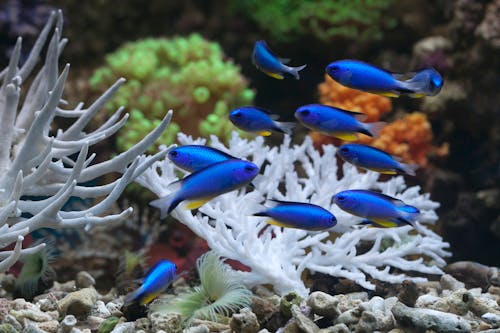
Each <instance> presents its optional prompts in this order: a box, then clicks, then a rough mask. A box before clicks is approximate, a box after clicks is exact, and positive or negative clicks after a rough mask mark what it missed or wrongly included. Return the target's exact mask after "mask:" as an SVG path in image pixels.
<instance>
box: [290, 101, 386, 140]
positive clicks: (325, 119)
mask: <svg viewBox="0 0 500 333" xmlns="http://www.w3.org/2000/svg"><path fill="white" fill-rule="evenodd" d="M295 118H297V120H298V121H299V122H300V123H301V124H302V125H304V126H305V127H307V128H309V129H312V130H315V131H319V132H321V133H323V134H326V135H330V136H334V137H336V138H339V139H342V140H345V141H354V140H356V139H357V138H358V137H357V135H356V133H362V134H365V135H368V136H372V137H375V136H378V135H379V134H380V130H381V129H382V128H383V127H384V126H385V125H386V123H385V122H375V123H363V122H361V121H360V120H363V119H365V118H366V115H365V114H362V113H357V112H352V111H347V110H343V109H339V108H335V107H333V106H328V105H323V104H308V105H303V106H301V107H299V108H298V109H297V111H295Z"/></svg>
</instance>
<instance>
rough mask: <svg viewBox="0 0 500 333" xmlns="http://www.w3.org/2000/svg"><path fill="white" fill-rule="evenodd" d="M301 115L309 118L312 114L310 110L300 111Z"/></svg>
mask: <svg viewBox="0 0 500 333" xmlns="http://www.w3.org/2000/svg"><path fill="white" fill-rule="evenodd" d="M300 114H301V115H303V116H306V117H307V116H308V115H310V114H311V111H309V110H302V111H300Z"/></svg>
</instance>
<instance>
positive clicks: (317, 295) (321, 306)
mask: <svg viewBox="0 0 500 333" xmlns="http://www.w3.org/2000/svg"><path fill="white" fill-rule="evenodd" d="M338 303H339V301H338V299H336V298H334V297H333V296H331V295H328V294H327V293H324V292H322V291H315V292H313V293H311V295H309V297H308V298H307V305H308V306H310V307H311V309H312V311H313V313H314V314H317V315H319V316H324V317H327V318H329V319H335V318H337V317H338V316H339V315H340V311H339V310H338V309H337V305H338Z"/></svg>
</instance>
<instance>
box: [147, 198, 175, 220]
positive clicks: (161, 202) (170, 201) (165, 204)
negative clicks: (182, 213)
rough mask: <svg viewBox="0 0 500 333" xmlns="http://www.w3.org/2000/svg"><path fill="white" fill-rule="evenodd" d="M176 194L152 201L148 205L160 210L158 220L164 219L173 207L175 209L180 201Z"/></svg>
mask: <svg viewBox="0 0 500 333" xmlns="http://www.w3.org/2000/svg"><path fill="white" fill-rule="evenodd" d="M175 194H176V193H175V192H174V193H170V194H169V195H167V196H165V197H163V198H160V199H156V200H153V201H151V202H150V203H149V205H150V206H153V207H156V208H159V209H160V218H161V219H164V218H165V217H167V215H168V214H170V212H171V211H172V210H174V208H175V207H177V206H178V205H179V204H180V203H181V201H182V199H180V198H177V196H176V195H175Z"/></svg>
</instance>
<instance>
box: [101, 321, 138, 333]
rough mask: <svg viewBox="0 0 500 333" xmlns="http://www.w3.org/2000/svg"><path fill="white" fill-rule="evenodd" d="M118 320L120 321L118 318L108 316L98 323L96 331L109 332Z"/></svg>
mask: <svg viewBox="0 0 500 333" xmlns="http://www.w3.org/2000/svg"><path fill="white" fill-rule="evenodd" d="M100 318H102V317H100ZM119 321H120V318H117V317H109V318H108V319H106V320H104V321H103V322H102V323H101V324H100V325H99V330H98V333H109V332H111V331H114V329H115V326H116V325H117V324H118V322H119ZM134 326H135V325H134Z"/></svg>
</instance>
